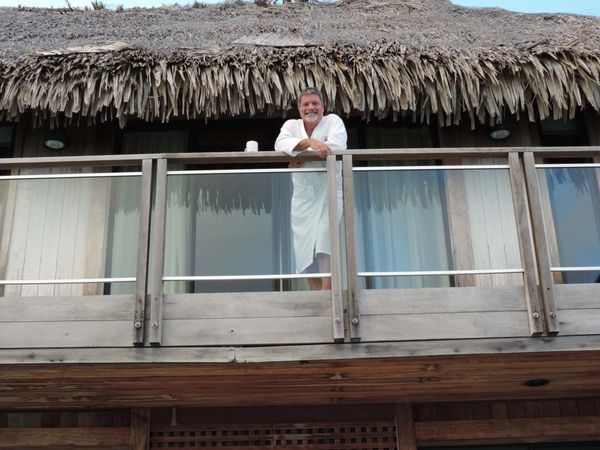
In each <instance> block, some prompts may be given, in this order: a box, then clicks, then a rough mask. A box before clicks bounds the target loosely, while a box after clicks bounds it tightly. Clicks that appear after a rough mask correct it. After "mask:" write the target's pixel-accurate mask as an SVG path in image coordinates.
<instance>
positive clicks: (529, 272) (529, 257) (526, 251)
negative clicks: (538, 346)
mask: <svg viewBox="0 0 600 450" xmlns="http://www.w3.org/2000/svg"><path fill="white" fill-rule="evenodd" d="M508 164H509V166H510V169H509V170H510V184H511V188H512V189H511V190H512V196H513V206H514V209H515V218H516V221H517V235H518V237H519V249H520V252H521V261H522V262H523V268H524V270H525V272H524V274H523V282H524V285H525V297H526V301H527V313H528V314H529V329H530V331H531V335H532V336H539V335H540V334H542V333H543V332H544V322H543V320H542V311H543V307H542V303H541V300H540V295H539V291H538V288H537V278H536V264H535V256H534V251H533V243H532V242H531V230H530V227H529V218H528V211H527V202H526V190H525V178H524V177H523V170H522V168H521V161H520V160H519V154H518V153H516V152H511V153H509V154H508Z"/></svg>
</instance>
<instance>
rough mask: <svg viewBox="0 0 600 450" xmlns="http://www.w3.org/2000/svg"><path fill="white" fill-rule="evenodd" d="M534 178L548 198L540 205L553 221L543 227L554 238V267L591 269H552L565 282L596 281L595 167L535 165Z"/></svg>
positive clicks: (599, 276)
mask: <svg viewBox="0 0 600 450" xmlns="http://www.w3.org/2000/svg"><path fill="white" fill-rule="evenodd" d="M538 178H539V179H540V183H544V182H545V184H546V186H547V191H548V197H547V199H546V200H545V201H544V200H543V201H542V205H543V207H545V208H549V209H550V212H551V215H550V216H548V215H546V218H547V220H549V221H550V220H551V222H553V223H547V227H546V228H547V229H548V230H549V233H551V232H552V231H553V233H554V236H555V239H556V250H557V253H558V267H563V268H573V269H577V268H578V269H580V270H581V269H584V268H586V267H587V268H591V270H581V271H580V270H565V271H561V270H559V268H558V267H555V271H556V272H558V273H562V281H563V282H565V283H594V282H600V270H599V269H598V267H600V195H599V186H600V184H599V182H600V176H599V169H598V168H594V167H554V168H539V169H538ZM555 263H556V261H554V262H553V265H555Z"/></svg>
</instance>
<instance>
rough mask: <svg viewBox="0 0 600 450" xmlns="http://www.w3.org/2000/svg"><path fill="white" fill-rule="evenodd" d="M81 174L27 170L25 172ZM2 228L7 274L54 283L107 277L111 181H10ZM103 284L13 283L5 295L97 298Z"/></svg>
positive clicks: (3, 254) (76, 170) (96, 179)
mask: <svg viewBox="0 0 600 450" xmlns="http://www.w3.org/2000/svg"><path fill="white" fill-rule="evenodd" d="M67 172H75V173H80V172H82V171H81V170H80V169H51V170H39V169H32V170H22V171H21V174H23V175H26V174H34V173H35V174H41V173H52V174H57V173H67ZM4 186H5V189H6V204H7V205H8V206H7V210H6V215H7V217H5V219H4V224H3V228H2V232H3V233H2V259H3V261H4V264H5V271H4V274H5V275H4V276H5V279H10V280H26V279H30V280H54V279H79V278H98V277H101V276H102V273H103V264H104V252H105V245H106V241H105V238H106V233H105V232H106V223H107V214H106V209H107V204H108V186H109V181H108V179H103V178H95V179H90V178H88V179H86V178H76V179H38V180H18V181H17V180H15V181H10V182H6V184H5V185H4ZM100 289H101V286H100V285H98V284H65V285H57V284H32V285H23V286H19V285H11V286H7V287H6V288H5V289H4V295H5V296H52V295H85V294H98V293H101V292H100Z"/></svg>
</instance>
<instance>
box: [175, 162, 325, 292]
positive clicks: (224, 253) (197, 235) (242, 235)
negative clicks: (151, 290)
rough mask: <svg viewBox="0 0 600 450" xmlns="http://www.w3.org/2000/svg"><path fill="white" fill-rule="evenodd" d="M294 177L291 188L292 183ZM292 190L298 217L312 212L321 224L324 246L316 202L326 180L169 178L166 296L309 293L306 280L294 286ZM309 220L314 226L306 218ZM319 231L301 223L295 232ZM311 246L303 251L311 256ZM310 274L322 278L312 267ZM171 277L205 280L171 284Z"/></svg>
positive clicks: (318, 175) (305, 175) (319, 175)
mask: <svg viewBox="0 0 600 450" xmlns="http://www.w3.org/2000/svg"><path fill="white" fill-rule="evenodd" d="M294 177H295V178H296V179H295V180H294V181H296V183H293V182H292V179H293V178H294ZM295 188H296V189H297V193H299V194H302V195H301V198H300V200H299V203H298V204H297V206H298V207H299V208H300V210H302V208H304V209H306V211H307V212H310V211H311V210H312V211H313V212H314V214H315V217H316V218H317V219H318V217H319V216H321V217H324V218H325V219H326V220H325V223H324V225H325V229H324V231H325V234H326V236H327V239H328V235H329V233H328V221H327V204H326V203H325V209H324V210H322V211H317V209H315V198H322V197H319V196H320V195H321V194H320V193H322V190H323V189H324V190H325V193H326V191H327V176H326V173H324V172H297V173H294V174H290V173H287V172H284V173H218V174H207V173H201V174H186V175H177V174H176V173H172V174H170V175H169V177H168V183H167V218H166V243H165V270H164V273H165V277H167V280H166V281H165V291H166V292H171V293H175V292H252V291H274V290H275V291H277V290H303V289H308V284H307V281H306V279H297V278H294V276H296V274H297V271H298V267H297V258H296V254H295V250H294V229H293V227H292V222H291V211H292V195H293V193H294V189H295ZM298 189H302V191H298ZM309 191H310V192H309ZM321 206H322V205H321ZM307 217H308V218H309V219H312V217H310V215H307ZM295 223H296V222H295ZM319 224H320V225H323V223H322V222H321V223H319V221H318V220H316V221H314V223H307V224H306V225H304V223H303V222H302V221H301V220H300V221H299V222H298V227H299V231H296V232H300V236H303V235H302V231H304V227H307V228H308V229H313V228H311V227H317V226H319ZM311 239H312V238H311ZM300 242H301V243H303V241H300ZM311 242H312V241H311ZM313 244H314V243H313ZM313 244H310V246H312V247H311V248H308V249H307V248H303V251H304V252H305V253H306V252H307V251H308V252H313V251H314V245H313ZM317 245H318V244H317ZM310 258H311V259H312V253H311V254H310ZM309 271H310V272H311V273H316V272H319V270H318V268H316V267H311V268H310V269H309ZM321 272H322V271H321ZM279 275H284V277H279ZM286 275H287V276H289V277H285V276H286ZM168 277H206V278H203V279H200V280H186V281H173V280H169V279H168ZM221 277H230V278H236V277H239V278H243V279H237V280H236V279H222V278H221ZM253 277H254V278H259V279H252V278H253ZM261 277H262V278H261Z"/></svg>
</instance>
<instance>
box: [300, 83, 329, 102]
mask: <svg viewBox="0 0 600 450" xmlns="http://www.w3.org/2000/svg"><path fill="white" fill-rule="evenodd" d="M305 95H316V96H317V97H319V100H321V103H323V104H325V102H324V101H323V94H321V91H320V90H318V89H317V88H316V87H307V88H305V89H303V90H302V92H300V95H298V106H300V102H301V101H302V97H304V96H305Z"/></svg>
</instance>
